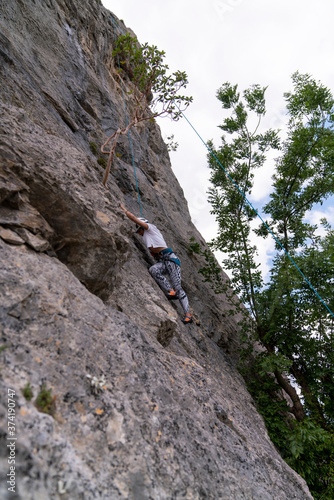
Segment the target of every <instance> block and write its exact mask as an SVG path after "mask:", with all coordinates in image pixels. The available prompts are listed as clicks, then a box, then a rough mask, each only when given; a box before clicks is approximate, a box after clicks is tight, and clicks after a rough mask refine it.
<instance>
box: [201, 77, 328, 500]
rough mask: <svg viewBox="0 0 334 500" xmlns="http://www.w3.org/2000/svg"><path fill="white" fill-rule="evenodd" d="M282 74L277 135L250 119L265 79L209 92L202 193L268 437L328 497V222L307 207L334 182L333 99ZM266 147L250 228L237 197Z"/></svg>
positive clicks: (256, 113)
mask: <svg viewBox="0 0 334 500" xmlns="http://www.w3.org/2000/svg"><path fill="white" fill-rule="evenodd" d="M292 81H293V85H294V90H293V91H292V92H288V93H286V94H285V98H286V102H287V112H288V126H287V135H286V138H285V139H284V140H281V139H280V137H279V133H278V131H275V130H271V129H270V130H267V131H264V132H260V131H259V129H260V124H261V120H262V118H263V116H264V114H265V112H266V107H265V91H266V89H265V88H261V87H259V86H258V85H253V86H252V87H250V88H249V89H246V90H245V91H244V92H243V94H242V95H241V93H240V92H239V91H238V86H237V85H234V86H233V85H231V84H229V83H225V84H223V85H222V87H221V88H220V89H219V90H218V92H217V97H218V99H219V101H220V102H221V103H222V107H223V109H225V110H229V116H228V117H227V118H225V119H224V121H223V124H222V125H221V126H220V127H221V129H222V130H223V131H224V132H225V133H226V134H228V136H226V135H224V136H223V137H222V144H221V146H220V147H218V148H215V147H214V145H213V143H212V142H211V141H209V146H210V149H211V150H213V152H214V156H209V157H208V161H209V167H210V169H211V184H212V187H211V188H210V190H209V201H210V203H211V205H212V213H213V214H215V216H216V220H217V222H218V228H219V231H218V236H217V237H216V238H215V240H214V241H213V242H212V248H213V249H215V250H220V251H222V252H223V253H224V255H226V257H225V259H224V261H223V264H224V266H225V267H226V268H227V269H229V270H230V271H231V272H232V278H231V284H232V285H233V287H234V289H235V291H236V293H237V294H238V295H239V297H240V299H241V301H242V302H243V303H244V305H245V306H246V309H244V311H247V314H246V315H245V314H244V316H243V320H242V324H241V327H242V328H243V333H244V339H246V338H247V337H248V340H249V341H248V342H245V350H244V352H243V353H242V355H241V362H242V366H241V370H242V372H243V374H244V375H245V378H246V381H247V382H248V386H249V390H250V391H251V393H252V394H253V396H254V398H255V400H256V401H257V404H258V407H259V410H260V411H261V413H262V414H263V416H264V418H265V421H266V424H267V427H268V431H269V434H270V436H271V439H272V440H273V442H274V443H275V445H276V446H277V448H278V449H279V450H280V451H281V453H282V455H283V456H284V457H285V458H286V460H287V461H288V462H289V463H290V464H291V465H292V466H293V467H294V468H295V469H296V470H297V471H298V472H299V473H300V474H301V475H302V476H303V477H305V479H306V480H307V482H308V484H309V486H310V489H311V491H312V493H313V495H314V496H315V497H316V498H323V499H325V498H326V499H327V498H328V499H329V498H331V497H330V496H328V495H330V494H332V493H331V492H333V480H334V474H333V431H334V404H333V401H334V381H333V373H334V369H333V367H334V354H333V352H334V350H333V347H334V336H333V335H334V334H333V316H332V315H331V314H330V313H329V312H330V311H329V310H331V311H334V299H333V293H332V285H333V275H334V274H333V273H334V267H333V266H334V258H333V242H334V233H333V230H332V229H331V227H330V225H329V224H328V222H327V221H326V220H323V221H322V234H323V235H319V232H318V231H317V230H318V228H317V226H316V225H311V224H309V223H308V222H307V221H306V215H307V212H308V211H310V210H312V208H313V207H314V205H315V204H317V203H323V201H324V200H326V199H327V198H328V197H329V196H332V195H333V194H334V113H333V110H334V100H333V97H332V94H331V92H330V91H329V90H328V89H327V88H326V87H324V86H323V85H322V84H321V83H319V82H316V81H315V80H313V79H312V78H311V77H310V76H309V75H301V74H299V73H295V74H294V75H293V77H292ZM250 123H253V125H252V126H251V125H250ZM269 151H270V152H271V156H273V154H274V153H275V154H276V155H277V159H276V160H275V164H276V170H275V174H274V177H273V191H272V193H271V195H270V200H269V202H268V203H267V204H266V205H265V206H264V207H263V209H262V210H263V212H264V213H265V214H266V215H267V216H268V220H267V221H266V224H261V225H260V226H259V227H258V228H256V227H255V217H256V213H255V211H254V210H253V209H252V207H251V206H250V205H249V204H248V203H247V201H246V198H249V197H250V196H251V192H252V188H253V182H254V170H255V169H258V168H259V167H262V168H266V166H267V165H268V162H267V161H266V160H267V155H268V152H269ZM220 164H221V165H222V166H223V167H224V169H222V168H221V165H220ZM225 172H226V173H227V174H228V175H227V174H226V173H225ZM230 178H232V179H233V181H234V182H235V183H236V184H237V186H238V189H236V187H235V185H234V184H233V183H232V182H231V180H230ZM268 228H270V230H271V231H272V232H273V233H274V234H275V236H276V238H277V240H278V242H279V243H276V254H275V256H274V258H273V260H272V266H271V271H270V279H269V282H268V283H265V282H264V280H263V276H262V273H261V270H260V268H259V266H258V265H257V264H256V256H257V251H258V248H257V245H256V244H255V243H254V242H255V240H256V239H255V235H256V236H257V237H262V238H266V237H267V236H268V233H269V231H268ZM257 241H258V240H257ZM282 247H283V249H284V251H283V250H282ZM287 253H288V254H289V256H290V258H289V256H288V255H287ZM291 259H292V260H293V261H294V262H295V264H296V265H297V266H298V269H297V268H296V267H295V266H294V264H293V262H292V261H291ZM201 272H202V274H203V271H202V270H201ZM206 272H207V273H208V274H207V277H208V279H209V280H212V286H213V288H214V289H215V288H216V282H217V278H216V277H214V275H213V274H212V272H211V271H210V266H207V270H206ZM204 274H205V273H204ZM213 277H214V279H212V278H213ZM305 278H306V279H305ZM310 283H312V287H310ZM315 290H316V291H317V294H318V295H320V297H321V298H322V300H323V302H324V304H326V305H327V307H328V308H329V310H328V309H327V310H326V308H325V305H324V304H321V302H320V300H319V296H317V294H316V293H315ZM246 316H248V318H247V317H246ZM252 338H253V339H255V340H258V341H259V342H260V344H261V345H262V347H263V351H262V352H261V353H260V354H258V353H254V352H253V353H252V352H251V344H252V342H254V340H253V341H252ZM250 375H251V376H250Z"/></svg>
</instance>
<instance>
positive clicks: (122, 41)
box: [101, 34, 192, 185]
mask: <svg viewBox="0 0 334 500" xmlns="http://www.w3.org/2000/svg"><path fill="white" fill-rule="evenodd" d="M113 56H114V57H115V58H116V61H117V63H116V64H117V66H118V72H119V75H120V78H123V79H125V78H126V76H127V77H128V78H129V82H128V87H130V90H128V91H127V93H128V94H130V95H131V98H132V99H131V109H129V110H128V113H129V114H130V117H129V120H128V122H127V124H126V125H125V126H120V127H119V128H118V129H117V130H116V131H115V132H114V133H113V134H112V135H111V136H110V137H109V138H108V139H107V141H106V142H105V143H104V144H103V145H102V147H101V151H102V153H106V154H108V155H109V157H108V162H107V167H106V172H105V175H104V179H103V184H104V185H106V183H107V180H108V176H109V173H110V169H111V165H112V162H113V158H114V154H115V150H116V145H117V142H118V139H119V137H120V135H124V134H127V133H128V131H129V130H130V129H131V127H135V126H136V125H138V123H140V122H143V121H145V120H154V119H155V118H156V117H158V116H160V117H164V116H169V117H170V118H171V119H172V120H178V119H179V118H180V117H181V115H182V111H184V110H185V109H186V108H187V107H188V106H189V104H190V103H191V101H192V97H189V96H185V95H182V94H180V91H181V89H183V88H185V87H186V86H187V83H188V79H187V75H186V73H185V72H184V71H175V72H174V73H172V74H170V75H168V73H167V72H168V69H169V68H168V66H167V65H166V64H165V63H164V62H163V60H164V57H165V52H164V51H160V50H158V48H157V47H156V46H154V45H152V46H151V45H148V44H147V43H145V44H144V45H140V44H139V43H138V40H137V38H136V37H132V36H131V35H129V34H126V35H122V36H120V37H119V38H118V39H117V40H116V42H115V49H114V51H113ZM111 141H112V145H111V149H110V150H109V151H105V148H106V146H107V145H108V144H109V143H110V142H111Z"/></svg>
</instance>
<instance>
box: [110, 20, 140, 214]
mask: <svg viewBox="0 0 334 500" xmlns="http://www.w3.org/2000/svg"><path fill="white" fill-rule="evenodd" d="M111 17H112V20H113V28H114V37H115V39H116V31H115V25H116V26H117V27H118V29H119V30H120V31H121V33H123V32H122V29H121V28H120V27H119V25H118V24H117V23H116V21H115V19H114V17H113V16H111ZM117 63H118V67H119V68H120V67H121V66H120V62H119V56H118V54H117ZM120 80H121V88H122V96H123V104H124V112H125V121H126V126H128V124H129V120H128V113H127V110H126V103H125V93H124V88H123V80H122V78H120ZM128 137H129V143H130V150H131V157H132V165H133V171H134V175H135V181H136V189H137V194H138V202H139V208H140V214H141V216H142V217H144V216H143V210H142V207H141V201H140V194H139V187H138V179H137V172H136V165H135V159H134V155H133V148H132V140H131V134H130V130H128Z"/></svg>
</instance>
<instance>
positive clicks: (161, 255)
mask: <svg viewBox="0 0 334 500" xmlns="http://www.w3.org/2000/svg"><path fill="white" fill-rule="evenodd" d="M120 206H121V209H122V210H124V212H125V215H126V216H127V217H128V219H130V220H131V221H132V222H135V223H136V232H137V233H138V234H139V235H140V236H142V237H143V240H144V243H145V245H146V246H147V248H148V249H149V251H150V253H151V255H152V256H153V257H154V258H155V260H157V263H156V264H154V265H153V266H151V267H150V268H149V273H150V274H151V276H152V277H153V278H154V279H155V281H156V282H157V283H158V285H159V286H160V288H161V289H162V290H163V291H164V292H165V295H166V297H167V298H168V299H169V300H177V299H178V300H179V301H180V304H181V306H182V309H183V311H184V317H183V319H182V321H183V323H185V324H188V323H192V316H191V314H190V311H189V302H188V297H187V295H186V293H185V291H184V290H183V289H182V288H181V263H180V260H179V258H178V257H177V256H176V255H175V253H174V252H173V250H172V249H171V248H169V247H167V244H166V242H165V240H164V237H163V236H162V234H161V232H160V231H159V229H157V227H156V226H154V225H153V224H150V223H149V222H148V220H146V219H144V218H142V217H140V218H138V217H136V216H135V215H133V214H132V213H131V212H129V211H128V210H127V209H126V208H125V207H124V206H123V205H122V204H121V205H120ZM165 274H166V275H167V276H168V279H169V281H168V280H167V278H166V277H165V276H164V275H165ZM169 282H170V283H169Z"/></svg>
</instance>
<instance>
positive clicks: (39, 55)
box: [0, 0, 312, 500]
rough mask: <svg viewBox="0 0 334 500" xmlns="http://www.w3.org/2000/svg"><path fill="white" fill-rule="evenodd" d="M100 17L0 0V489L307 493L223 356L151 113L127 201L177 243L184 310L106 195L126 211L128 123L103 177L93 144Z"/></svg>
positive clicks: (111, 120) (188, 494)
mask: <svg viewBox="0 0 334 500" xmlns="http://www.w3.org/2000/svg"><path fill="white" fill-rule="evenodd" d="M116 14H117V13H116ZM113 17H114V19H116V21H117V23H118V24H120V21H119V20H117V17H116V16H115V15H114V14H113V15H111V13H110V12H109V11H107V10H106V9H104V8H103V7H102V6H101V5H100V2H99V1H97V0H80V1H79V0H11V1H10V2H3V1H2V2H1V4H0V70H1V72H0V79H1V81H0V83H1V85H0V96H1V99H0V101H1V102H0V106H1V122H0V158H1V164H0V204H1V205H0V237H1V238H0V262H1V275H0V292H1V302H0V318H1V344H0V346H1V353H0V368H1V378H0V386H1V387H0V391H1V392H0V393H1V405H0V412H1V414H0V417H1V426H0V437H1V440H2V446H1V485H0V496H1V498H3V499H7V498H8V499H20V500H47V499H52V500H54V499H64V500H76V499H84V500H91V499H105V500H108V499H112V500H113V499H134V500H141V499H142V500H144V499H152V500H158V499H161V500H165V499H166V500H167V499H182V498H185V499H226V500H233V499H236V500H241V499H246V500H248V499H254V500H255V499H256V500H280V499H282V500H283V499H286V500H291V499H299V500H304V499H307V498H312V497H311V495H310V494H309V492H308V489H307V487H306V485H305V483H304V481H303V480H302V479H301V478H300V477H299V476H298V475H297V474H296V473H295V472H294V471H292V470H291V469H290V468H289V467H288V466H287V464H286V463H285V462H284V461H283V460H282V458H281V457H280V456H279V454H278V453H277V452H276V450H275V448H274V447H273V445H272V443H271V442H270V440H269V438H268V435H267V432H266V429H265V426H264V423H263V420H262V418H261V417H260V416H259V414H258V413H257V411H256V408H255V405H254V403H253V401H252V398H251V397H250V395H249V394H248V392H247V390H246V387H245V384H244V381H243V380H242V378H241V376H240V375H239V374H238V371H237V369H236V366H235V360H236V358H237V349H238V332H237V327H236V322H235V319H233V317H231V316H229V310H228V305H227V302H226V301H225V299H224V297H223V296H215V295H214V293H213V292H212V291H211V290H210V287H209V286H207V285H206V284H205V283H203V282H202V279H201V276H200V275H199V274H198V269H199V268H200V267H201V266H202V265H203V262H202V261H201V259H200V258H199V257H194V256H191V255H190V254H189V253H188V252H187V247H188V244H189V239H190V237H194V238H195V240H196V241H198V242H202V243H203V244H204V242H203V239H202V237H201V235H200V234H199V233H198V231H197V230H196V228H195V227H194V226H193V224H192V222H191V219H190V216H189V213H188V208H187V203H186V200H185V199H184V196H183V192H182V189H181V188H180V186H179V184H178V182H177V180H176V178H175V176H174V174H173V172H172V169H171V165H170V160H169V156H168V152H167V147H166V145H165V144H164V142H163V140H162V138H161V135H160V130H159V127H158V125H157V124H156V123H146V124H142V125H141V126H139V127H137V128H136V129H132V131H131V136H132V145H133V152H134V158H135V163H136V168H137V176H138V184H139V189H140V194H141V201H142V206H143V211H144V214H145V217H147V218H148V219H149V220H150V221H152V222H153V223H155V224H156V225H157V226H158V227H159V228H160V229H161V231H162V233H163V234H164V236H165V238H166V240H167V242H168V244H169V245H170V246H171V247H173V249H175V251H176V252H177V253H178V255H179V256H180V258H181V261H182V275H183V285H184V288H185V290H186V292H187V294H188V296H189V300H190V304H191V307H192V309H193V313H194V317H195V318H196V321H195V322H194V323H193V324H192V325H188V326H185V325H183V324H182V323H181V321H180V316H181V309H180V306H179V305H178V304H175V303H170V302H168V301H167V300H166V298H165V296H164V294H163V293H162V292H161V291H160V289H159V288H158V287H157V285H156V284H155V282H154V281H153V280H152V278H151V277H150V275H149V274H148V271H147V269H148V267H149V265H150V264H152V261H151V257H150V255H149V254H148V253H147V250H146V249H145V248H144V246H143V243H142V241H141V239H140V237H138V236H137V235H134V228H133V225H132V224H131V222H130V221H129V220H128V219H126V218H125V216H124V214H123V212H122V211H121V210H120V209H119V203H120V202H123V203H124V204H125V205H126V206H127V207H128V208H129V209H130V210H131V211H132V212H134V213H137V214H138V215H140V214H139V210H138V201H137V196H136V188H135V179H134V173H133V167H132V162H131V155H130V146H129V142H128V139H127V138H123V139H122V141H121V142H120V144H119V145H118V148H117V159H116V161H115V163H114V165H113V168H112V172H111V175H110V179H109V181H108V185H107V189H106V188H104V186H103V185H102V177H103V168H102V167H101V166H100V165H99V163H98V161H97V160H98V159H99V157H100V155H99V153H98V149H97V150H96V148H95V145H96V146H97V147H99V145H100V144H102V143H103V142H104V141H105V139H106V137H107V136H108V135H110V134H111V133H112V132H113V131H114V130H115V129H116V128H117V127H118V125H119V124H120V123H121V124H124V122H125V115H124V107H123V98H122V93H121V88H120V84H119V77H118V76H117V73H116V69H115V66H114V61H113V58H112V49H113V43H114V36H115V32H114V23H113ZM116 34H117V33H116ZM125 85H130V83H129V82H125ZM127 106H128V107H129V109H131V97H130V96H129V95H128V94H127ZM4 347H6V348H4ZM87 375H88V376H89V377H91V378H88V377H87ZM94 383H95V387H94ZM43 385H44V392H45V393H47V394H48V395H49V396H50V398H51V400H50V401H49V402H47V404H48V407H47V408H46V407H45V406H46V404H45V405H44V410H45V409H47V410H48V413H43V412H42V411H40V410H41V404H40V405H38V403H37V402H36V398H37V395H38V394H39V393H40V390H41V387H42V386H43ZM24 388H26V391H27V389H28V388H30V389H31V391H32V393H33V397H32V399H31V400H30V401H29V400H28V399H27V398H26V397H25V396H24V395H23V392H22V391H23V389H24ZM8 390H10V391H12V392H10V393H9V396H12V397H11V399H13V400H14V403H13V402H11V405H8ZM48 391H49V392H48ZM26 396H27V393H26ZM44 403H46V401H44ZM38 406H39V409H38V408H37V407H38ZM9 408H12V409H14V411H12V410H11V411H10V413H8V409H9ZM8 415H10V416H11V417H15V419H14V418H11V419H10V420H8ZM9 422H10V427H8V423H9ZM13 422H15V432H14V435H13V434H12V435H11V436H10V433H9V429H12V424H13ZM12 432H13V431H12ZM14 437H15V438H17V439H15V440H14ZM8 443H14V444H15V445H14V444H13V445H12V447H13V449H14V452H15V470H12V478H13V479H15V493H14V492H13V491H9V490H8V488H9V485H10V484H9V483H7V481H8V476H7V474H8V473H9V472H10V471H9V463H8V457H9V453H10V448H9V447H8ZM9 477H10V476H9Z"/></svg>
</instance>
